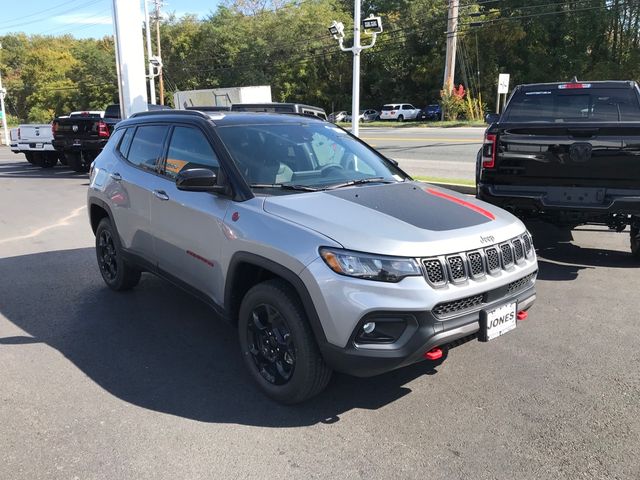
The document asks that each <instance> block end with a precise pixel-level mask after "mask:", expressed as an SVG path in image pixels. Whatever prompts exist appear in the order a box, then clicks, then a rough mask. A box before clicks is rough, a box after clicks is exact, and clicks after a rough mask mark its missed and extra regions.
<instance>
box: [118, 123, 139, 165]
mask: <svg viewBox="0 0 640 480" xmlns="http://www.w3.org/2000/svg"><path fill="white" fill-rule="evenodd" d="M135 131H136V129H135V128H127V129H126V130H125V132H124V136H123V137H122V141H121V142H120V145H119V146H118V151H119V152H120V155H122V156H123V157H124V158H127V155H128V154H129V147H131V140H133V133H134V132H135Z"/></svg>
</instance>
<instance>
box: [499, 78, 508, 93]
mask: <svg viewBox="0 0 640 480" xmlns="http://www.w3.org/2000/svg"><path fill="white" fill-rule="evenodd" d="M498 93H509V74H508V73H501V74H500V75H499V76H498Z"/></svg>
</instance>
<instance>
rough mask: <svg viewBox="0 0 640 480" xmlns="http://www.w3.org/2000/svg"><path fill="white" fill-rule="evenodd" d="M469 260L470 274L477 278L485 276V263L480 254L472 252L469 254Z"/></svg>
mask: <svg viewBox="0 0 640 480" xmlns="http://www.w3.org/2000/svg"><path fill="white" fill-rule="evenodd" d="M467 259H468V260H469V274H470V275H471V276H472V277H474V278H476V277H480V276H482V275H484V261H483V260H482V255H481V254H480V252H471V253H468V254H467Z"/></svg>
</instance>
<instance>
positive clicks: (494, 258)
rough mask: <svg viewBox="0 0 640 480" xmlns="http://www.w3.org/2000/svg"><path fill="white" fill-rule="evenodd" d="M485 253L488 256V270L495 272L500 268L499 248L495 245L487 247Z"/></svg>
mask: <svg viewBox="0 0 640 480" xmlns="http://www.w3.org/2000/svg"><path fill="white" fill-rule="evenodd" d="M484 253H485V255H486V256H487V270H489V273H495V272H497V271H498V270H500V256H499V255H498V250H497V249H496V248H494V247H492V248H487V249H486V250H485V251H484Z"/></svg>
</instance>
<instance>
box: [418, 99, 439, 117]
mask: <svg viewBox="0 0 640 480" xmlns="http://www.w3.org/2000/svg"><path fill="white" fill-rule="evenodd" d="M441 118H442V108H441V107H440V105H438V104H437V103H433V104H431V105H427V106H426V107H424V108H423V109H422V110H420V111H419V112H418V116H417V117H416V120H440V119H441Z"/></svg>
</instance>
